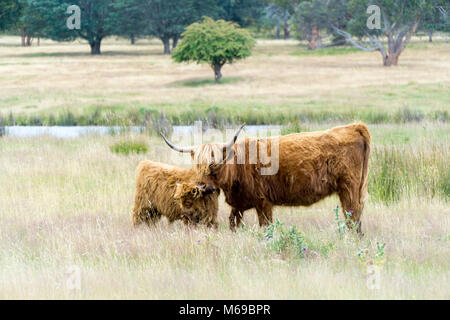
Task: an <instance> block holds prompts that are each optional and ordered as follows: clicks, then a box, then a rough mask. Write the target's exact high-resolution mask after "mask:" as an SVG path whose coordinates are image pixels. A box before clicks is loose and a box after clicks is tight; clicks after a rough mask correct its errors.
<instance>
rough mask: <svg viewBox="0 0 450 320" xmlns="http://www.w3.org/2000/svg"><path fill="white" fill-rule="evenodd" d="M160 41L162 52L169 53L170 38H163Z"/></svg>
mask: <svg viewBox="0 0 450 320" xmlns="http://www.w3.org/2000/svg"><path fill="white" fill-rule="evenodd" d="M161 41H162V42H163V44H164V54H170V38H163V39H161Z"/></svg>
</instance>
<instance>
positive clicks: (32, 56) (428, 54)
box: [0, 37, 450, 125]
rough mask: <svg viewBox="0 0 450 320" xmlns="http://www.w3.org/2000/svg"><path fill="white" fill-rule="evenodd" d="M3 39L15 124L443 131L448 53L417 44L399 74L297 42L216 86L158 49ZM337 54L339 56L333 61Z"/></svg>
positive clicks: (0, 83) (7, 109)
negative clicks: (431, 125)
mask: <svg viewBox="0 0 450 320" xmlns="http://www.w3.org/2000/svg"><path fill="white" fill-rule="evenodd" d="M18 40H19V39H17V38H8V37H0V48H1V50H0V114H2V115H3V118H4V121H5V122H8V121H9V115H10V113H12V114H13V118H14V123H16V124H41V123H43V124H47V125H53V124H62V125H77V124H78V125H80V124H85V125H86V124H120V125H122V124H123V125H128V124H142V123H144V122H145V121H149V119H152V118H159V116H160V115H161V113H163V114H164V116H165V117H168V118H169V120H170V121H171V122H172V123H174V124H189V123H192V122H193V121H194V120H196V119H201V120H205V121H209V122H211V123H213V124H217V123H218V124H221V123H223V122H225V123H228V122H232V123H233V122H241V121H245V122H246V123H247V124H260V123H269V124H274V123H280V124H284V123H290V122H297V121H310V122H319V121H320V122H329V121H347V122H348V121H353V120H363V121H365V122H368V123H387V122H391V123H392V122H394V123H402V122H407V121H414V120H417V119H422V118H425V119H428V120H443V121H446V122H448V121H449V112H448V105H449V100H450V99H449V95H448V92H449V91H450V77H449V74H450V62H449V61H450V49H449V44H448V43H445V42H442V41H439V39H438V40H436V42H435V43H432V44H428V43H423V42H414V43H412V44H411V49H408V50H406V51H405V52H404V53H403V54H402V56H401V58H400V65H399V66H398V67H396V68H382V67H381V58H380V56H379V53H364V52H358V51H356V52H355V51H354V50H352V49H347V50H343V49H340V48H331V49H327V50H326V52H327V55H324V54H322V53H321V51H319V52H316V53H310V52H309V51H307V50H306V49H305V48H304V47H302V46H299V45H298V42H297V41H273V40H264V41H260V42H259V44H258V46H257V47H256V49H255V53H254V55H253V56H252V57H251V58H249V59H247V60H245V61H243V62H237V63H235V64H233V65H226V66H225V67H224V70H223V74H224V83H223V84H221V85H215V84H214V83H213V81H212V80H213V72H212V70H211V68H210V67H209V66H207V65H196V64H175V63H173V62H172V61H171V59H170V57H168V56H164V55H162V54H161V45H160V43H159V42H158V41H156V40H152V41H146V40H142V41H141V42H139V43H138V44H137V45H135V46H130V45H128V44H127V43H126V42H125V41H123V42H121V41H114V40H112V39H111V40H109V41H105V43H104V44H103V52H104V54H103V55H101V56H96V57H93V56H90V55H89V52H88V46H87V45H86V44H84V43H70V44H59V43H58V44H55V43H53V42H44V43H43V44H42V46H41V47H32V48H20V47H17V46H12V45H11V44H12V43H18ZM333 52H334V53H337V54H333Z"/></svg>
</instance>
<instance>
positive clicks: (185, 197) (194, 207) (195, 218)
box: [174, 183, 219, 226]
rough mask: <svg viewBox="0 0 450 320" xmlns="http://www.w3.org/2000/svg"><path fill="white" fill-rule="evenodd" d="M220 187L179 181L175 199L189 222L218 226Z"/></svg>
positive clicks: (183, 216)
mask: <svg viewBox="0 0 450 320" xmlns="http://www.w3.org/2000/svg"><path fill="white" fill-rule="evenodd" d="M218 194H219V189H216V188H215V187H214V186H213V185H206V184H204V183H177V185H176V190H175V195H174V199H175V201H176V202H177V204H178V205H179V206H180V208H181V210H182V219H183V221H184V222H185V223H187V224H194V225H195V224H199V223H201V224H205V225H208V226H217V222H216V217H217V210H218Z"/></svg>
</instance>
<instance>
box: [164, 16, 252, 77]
mask: <svg viewBox="0 0 450 320" xmlns="http://www.w3.org/2000/svg"><path fill="white" fill-rule="evenodd" d="M182 36H183V41H182V42H181V44H180V45H179V46H178V47H177V49H176V50H175V51H174V53H173V55H172V58H173V59H174V60H175V61H176V62H191V61H192V62H197V63H208V64H209V65H210V66H211V68H212V69H213V70H214V76H215V79H216V82H219V81H220V79H221V78H222V73H221V69H222V67H223V65H224V64H225V63H232V62H233V61H235V60H238V59H243V58H246V57H248V56H250V54H251V50H252V48H253V47H254V45H255V40H254V39H253V38H252V36H251V35H250V33H249V32H248V31H247V30H245V29H242V28H240V27H239V26H238V25H237V24H234V23H231V22H227V21H224V20H217V21H214V20H213V19H211V18H209V17H205V18H203V20H202V21H201V22H196V23H193V24H191V25H190V26H188V27H187V28H186V31H185V32H184V33H183V34H182Z"/></svg>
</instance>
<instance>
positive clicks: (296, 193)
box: [164, 123, 370, 233]
mask: <svg viewBox="0 0 450 320" xmlns="http://www.w3.org/2000/svg"><path fill="white" fill-rule="evenodd" d="M242 127H243V126H242ZM242 127H241V128H239V130H238V131H237V132H236V133H235V135H234V137H233V139H232V140H231V141H230V142H228V143H226V144H223V143H218V144H203V145H200V146H194V147H178V146H175V145H173V144H172V143H171V142H169V141H168V140H167V139H166V138H165V137H164V140H165V141H166V143H167V144H168V145H169V146H170V147H171V148H172V149H174V150H176V151H178V152H188V153H190V154H191V156H192V158H193V160H194V162H195V164H196V169H197V172H198V174H199V175H200V176H201V179H202V181H205V182H207V183H212V184H213V185H215V186H216V187H218V188H220V189H222V190H223V192H224V194H225V200H226V202H227V203H228V204H229V205H230V206H231V207H232V210H231V215H230V228H231V229H232V230H234V228H235V227H236V226H239V224H240V222H241V219H242V215H243V213H244V211H246V210H249V209H252V208H255V209H256V212H257V214H258V219H259V224H260V225H261V226H264V225H268V224H269V223H271V222H272V208H273V206H277V205H281V206H297V205H301V206H309V205H312V204H314V203H316V202H318V201H320V200H322V199H324V198H325V197H327V196H330V195H332V194H334V193H337V194H338V196H339V199H340V201H341V204H342V208H343V210H344V212H348V213H351V221H349V224H348V225H349V227H352V226H353V225H355V224H356V225H357V231H358V232H359V233H361V220H360V219H361V214H362V210H363V208H364V201H365V198H366V194H367V174H368V163H369V154H370V133H369V130H368V129H367V126H366V125H365V124H363V123H357V124H352V125H348V126H341V127H336V128H332V129H329V130H325V131H317V132H302V133H294V134H289V135H286V136H280V137H270V138H247V139H244V140H242V141H239V142H237V143H236V139H237V136H238V135H239V132H240V131H241V129H242ZM264 149H265V151H264V153H265V155H266V159H263V158H264V157H263V156H262V150H264ZM249 150H253V152H252V151H249ZM267 159H269V160H270V161H269V162H267V161H266V160H267ZM274 161H275V162H278V163H276V165H277V171H276V172H274V173H273V174H264V173H263V172H264V171H265V170H264V169H267V168H268V167H272V165H273V164H274ZM263 170H264V171H263Z"/></svg>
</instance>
